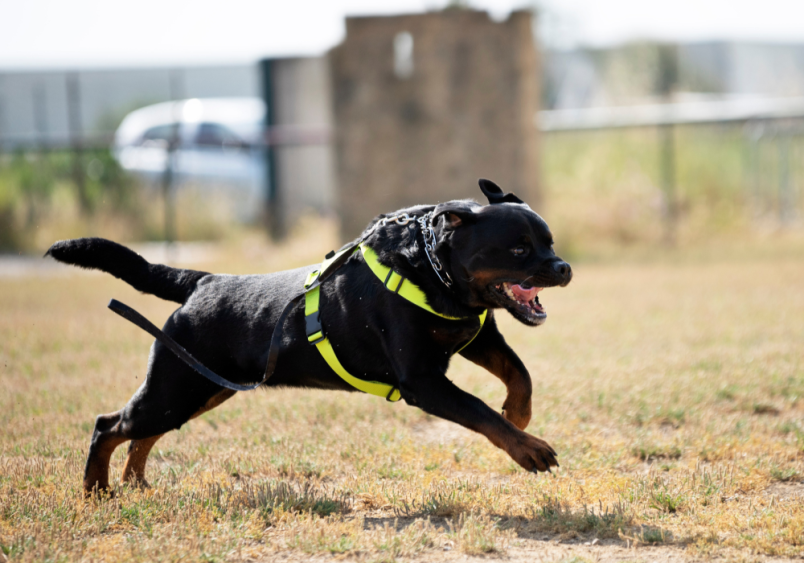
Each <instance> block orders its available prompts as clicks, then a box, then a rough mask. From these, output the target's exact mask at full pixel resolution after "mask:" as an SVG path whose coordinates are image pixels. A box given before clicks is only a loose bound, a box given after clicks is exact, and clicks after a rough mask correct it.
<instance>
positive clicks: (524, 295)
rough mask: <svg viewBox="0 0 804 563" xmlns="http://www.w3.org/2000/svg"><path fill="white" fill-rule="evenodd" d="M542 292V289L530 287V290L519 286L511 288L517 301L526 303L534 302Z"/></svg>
mask: <svg viewBox="0 0 804 563" xmlns="http://www.w3.org/2000/svg"><path fill="white" fill-rule="evenodd" d="M541 290H542V288H541V287H529V288H528V289H525V288H524V287H522V286H521V285H519V284H516V285H512V286H511V292H512V293H513V294H514V297H516V299H517V301H523V302H525V303H527V302H529V301H533V300H534V299H535V298H536V296H537V295H539V292H540V291H541Z"/></svg>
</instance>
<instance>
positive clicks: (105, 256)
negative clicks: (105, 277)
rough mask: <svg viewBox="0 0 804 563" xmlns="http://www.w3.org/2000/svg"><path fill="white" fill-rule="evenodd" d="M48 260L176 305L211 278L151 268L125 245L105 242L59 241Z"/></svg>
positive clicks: (49, 253) (173, 269)
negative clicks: (114, 280)
mask: <svg viewBox="0 0 804 563" xmlns="http://www.w3.org/2000/svg"><path fill="white" fill-rule="evenodd" d="M45 256H52V257H53V258H55V259H56V260H58V261H59V262H64V263H66V264H72V265H74V266H78V267H79V268H87V269H90V270H102V271H104V272H108V273H110V274H112V275H113V276H114V277H116V278H119V279H121V280H123V281H124V282H126V283H127V284H129V285H131V286H132V287H134V289H137V290H139V291H142V292H143V293H150V294H151V295H156V296H157V297H159V298H161V299H166V300H168V301H176V302H177V303H184V302H185V301H187V298H188V297H190V294H191V293H192V292H193V291H194V290H195V287H196V284H197V283H198V280H200V279H201V278H203V277H204V276H207V275H209V273H208V272H199V271H197V270H182V269H180V268H171V267H170V266H164V265H162V264H151V263H149V262H148V261H146V260H145V258H143V257H142V256H140V255H139V254H137V253H136V252H134V251H133V250H130V249H128V248H126V247H125V246H123V245H122V244H117V243H116V242H112V241H110V240H106V239H102V238H77V239H72V240H60V241H59V242H57V243H55V244H54V245H53V246H51V247H50V248H49V249H48V251H47V252H46V253H45Z"/></svg>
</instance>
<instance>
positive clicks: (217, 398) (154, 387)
mask: <svg viewBox="0 0 804 563" xmlns="http://www.w3.org/2000/svg"><path fill="white" fill-rule="evenodd" d="M233 394H234V392H231V391H229V390H225V389H222V388H221V387H219V386H218V385H215V384H214V383H212V382H210V381H207V380H206V379H204V378H202V377H201V376H199V375H198V374H197V373H196V372H195V371H193V370H192V369H191V368H190V367H189V366H187V365H186V364H184V362H182V361H181V360H180V359H178V358H177V357H176V356H174V355H173V353H172V352H170V351H169V350H168V349H167V348H165V347H164V346H163V345H161V344H160V343H159V342H157V343H156V344H154V347H153V349H152V353H151V359H150V362H149V370H148V375H147V377H146V380H145V383H144V384H143V385H142V387H140V388H139V389H138V390H137V392H136V393H134V396H133V397H131V399H130V400H129V402H128V404H127V405H126V406H125V407H123V408H122V409H121V410H119V411H117V412H115V413H111V414H107V415H101V416H99V417H98V418H97V422H96V423H95V432H94V433H93V435H92V443H91V444H90V448H89V455H88V456H87V465H86V469H85V471H84V493H85V494H86V495H90V494H92V492H93V491H94V490H96V489H97V490H105V489H108V487H109V461H110V459H111V456H112V452H113V451H114V449H115V448H116V447H117V446H119V445H120V444H122V443H123V442H126V441H128V440H133V441H134V442H135V443H134V444H133V445H132V447H131V448H130V449H129V458H128V460H127V462H126V469H125V470H124V472H123V479H124V480H125V481H131V480H133V481H134V482H140V481H142V480H143V479H144V477H145V461H146V459H147V457H148V453H149V452H150V450H151V448H152V447H153V445H154V444H155V443H156V441H157V440H158V439H159V438H158V437H159V436H161V435H162V434H165V433H166V432H170V431H171V430H176V429H178V428H181V426H182V425H183V424H184V423H186V422H187V421H188V420H190V419H191V418H195V417H196V416H199V415H200V414H203V413H204V412H206V411H208V410H210V409H212V408H214V407H216V406H217V405H219V404H221V403H222V402H223V401H224V400H226V399H228V398H229V397H231V396H232V395H233Z"/></svg>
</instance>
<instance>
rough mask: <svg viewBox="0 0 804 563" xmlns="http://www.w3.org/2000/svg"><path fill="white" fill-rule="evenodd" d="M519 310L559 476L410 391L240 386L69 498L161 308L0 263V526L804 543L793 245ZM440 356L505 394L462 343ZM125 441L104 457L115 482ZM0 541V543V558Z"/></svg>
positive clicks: (459, 554) (483, 390)
mask: <svg viewBox="0 0 804 563" xmlns="http://www.w3.org/2000/svg"><path fill="white" fill-rule="evenodd" d="M333 240H334V236H333V235H332V233H327V234H326V235H320V233H319V236H316V237H310V238H308V239H294V241H293V242H291V243H289V244H287V245H285V246H282V247H270V248H267V247H263V246H260V245H251V246H249V245H246V246H243V247H238V249H237V253H236V254H229V253H221V254H219V255H218V256H217V259H216V260H215V261H214V262H213V263H205V264H202V265H201V266H202V267H203V268H204V269H213V270H215V271H232V272H238V273H242V272H263V271H271V270H276V269H282V268H289V267H293V266H296V265H299V264H301V263H311V262H315V261H319V260H320V258H321V256H322V255H323V254H324V253H325V252H326V251H327V250H329V248H330V247H331V246H333ZM573 265H574V268H575V280H574V281H573V282H572V284H571V285H570V286H569V287H567V288H565V289H554V290H547V291H545V292H544V293H543V294H542V295H543V299H542V302H543V303H544V304H545V306H546V308H547V309H548V311H549V315H550V318H549V319H548V322H547V324H546V325H545V326H543V327H540V328H537V329H529V328H526V327H524V326H523V325H520V324H518V323H517V322H516V321H514V320H512V319H511V317H510V316H509V315H507V314H506V313H501V314H500V315H499V318H500V324H501V329H502V331H503V333H504V334H505V335H506V338H507V339H508V341H509V343H510V344H511V345H512V346H513V348H514V349H515V350H516V351H517V352H518V353H519V354H520V356H521V357H522V359H523V360H524V362H525V364H526V365H527V366H528V368H529V369H530V372H531V375H532V377H533V380H534V398H533V401H534V408H533V412H534V417H533V421H532V422H531V425H530V427H529V431H530V432H532V433H534V434H537V435H539V436H541V437H543V438H545V439H546V440H548V441H549V442H550V443H551V444H552V445H553V446H554V448H555V449H556V450H557V452H558V453H559V461H560V462H561V469H560V471H559V472H558V473H557V474H556V475H555V476H545V475H539V476H535V475H533V474H530V473H526V472H524V471H523V470H521V469H520V468H519V467H518V466H516V465H515V464H514V463H513V462H512V461H511V460H510V459H509V458H508V457H507V456H506V455H505V454H504V453H503V452H501V451H499V450H497V449H496V448H494V447H493V446H492V445H491V444H490V443H488V442H487V441H486V440H485V438H483V437H481V436H478V435H474V434H472V433H471V432H469V431H466V430H463V429H461V428H459V427H457V426H455V425H451V424H449V423H446V422H443V421H440V420H437V419H434V418H432V417H429V416H427V415H425V414H423V413H422V412H421V411H419V410H417V409H415V408H412V407H408V406H406V405H405V404H404V403H398V404H389V403H386V402H385V401H382V400H380V399H377V398H375V397H369V396H361V395H357V394H345V393H336V392H317V391H293V390H276V391H271V392H251V393H241V394H239V395H238V396H236V397H235V398H233V399H232V400H230V401H228V402H227V403H225V404H224V405H223V406H221V407H219V408H218V409H216V410H214V411H212V412H210V413H207V414H206V415H204V416H202V417H201V418H199V419H197V420H195V421H193V422H191V423H190V424H188V425H186V426H185V427H183V428H182V429H181V430H180V431H177V432H173V433H171V434H169V435H167V436H166V437H165V438H163V439H162V440H161V441H160V442H159V443H158V444H157V446H156V448H155V451H154V453H153V454H152V456H151V458H150V461H149V466H148V479H149V481H150V483H151V485H152V487H153V488H152V489H150V490H145V491H140V490H131V489H119V490H118V491H117V495H116V496H115V498H113V499H107V500H103V501H84V500H83V498H82V495H81V477H82V471H83V463H84V456H85V453H86V449H87V445H88V441H89V437H90V434H91V431H92V427H93V421H94V417H95V416H96V415H97V414H100V413H106V412H110V411H113V410H116V409H118V408H120V407H121V406H122V405H123V404H124V403H125V402H126V401H127V400H128V398H129V397H130V396H131V394H132V393H133V392H134V391H135V389H136V388H137V387H138V385H139V384H140V383H141V382H142V378H143V375H144V373H145V366H146V360H147V355H148V347H149V346H150V342H151V339H150V338H149V337H148V336H147V335H146V334H145V333H143V332H142V331H140V330H139V329H137V328H135V327H133V326H132V325H130V324H129V323H126V322H125V321H123V320H121V319H120V318H118V317H117V316H116V315H113V314H111V313H110V312H108V311H107V310H106V308H105V305H106V302H107V301H108V299H109V298H111V297H115V298H118V299H120V300H122V301H123V302H125V303H127V304H129V305H131V306H133V307H135V308H136V309H138V310H139V311H141V312H142V313H143V314H145V315H146V316H147V317H149V318H150V319H152V320H154V321H155V322H157V324H159V323H161V321H162V320H163V319H164V318H165V317H166V316H167V315H168V314H169V313H170V311H171V310H172V308H173V305H171V304H169V303H166V302H162V301H159V300H158V299H156V298H154V297H149V296H142V295H139V294H137V293H136V292H135V291H134V290H133V289H131V288H129V287H128V286H126V285H125V284H123V283H122V282H119V281H117V280H114V279H113V278H111V277H110V276H105V275H101V274H86V273H80V272H75V271H68V270H66V269H65V270H64V271H63V272H62V271H56V272H55V273H54V274H53V275H49V276H45V277H42V276H40V277H33V276H31V277H15V278H8V277H6V278H0V313H1V314H0V389H2V394H0V544H2V551H3V553H5V554H6V557H8V559H9V560H10V561H61V560H87V561H89V560H92V561H122V560H134V561H157V560H159V561H178V560H180V559H181V560H187V561H241V560H243V561H246V560H247V561H260V560H283V561H285V560H291V561H292V560H307V559H317V558H321V559H330V558H331V557H332V556H333V555H334V556H336V557H338V558H346V559H349V560H352V559H355V560H361V561H393V560H427V561H443V560H458V559H463V558H467V557H468V558H470V559H471V558H474V557H480V556H482V557H485V558H487V559H488V558H495V557H504V558H506V559H508V560H511V561H533V560H547V561H552V560H565V561H584V560H588V561H595V560H599V561H615V560H632V561H634V560H663V561H675V560H686V559H696V558H704V557H708V556H712V555H719V556H723V557H726V558H728V559H734V560H755V559H767V558H781V557H784V558H788V557H789V558H801V557H802V556H804V483H802V478H803V476H804V245H802V242H801V240H796V239H781V238H780V239H769V240H766V242H764V243H756V244H755V245H753V246H750V247H744V248H737V247H730V248H728V249H717V248H715V249H706V248H697V249H695V251H694V252H692V251H689V252H682V251H674V252H670V251H661V252H660V253H659V255H657V254H655V253H654V254H653V255H648V256H641V257H634V258H631V259H621V260H618V261H614V262H606V263H598V262H593V261H585V262H579V263H575V264H573ZM450 377H453V378H454V379H455V380H456V382H457V383H458V384H459V385H460V386H461V387H463V388H464V389H467V390H469V391H471V392H473V393H475V394H477V395H478V396H480V397H481V398H483V399H484V400H485V401H487V402H488V403H489V404H491V405H492V406H494V407H495V408H498V407H500V406H501V404H502V401H503V399H504V388H503V386H502V385H501V384H500V383H499V382H498V381H497V380H496V379H495V378H494V377H492V376H491V375H489V374H487V373H484V372H483V371H482V370H479V369H478V368H476V367H475V366H473V365H471V364H469V363H468V362H466V361H465V360H463V359H461V358H457V359H455V360H454V362H453V365H452V368H451V372H450ZM124 454H125V447H121V448H119V449H118V451H117V452H116V453H115V455H114V457H113V461H112V469H113V475H114V476H116V478H118V479H119V475H120V471H121V469H122V461H123V459H124ZM0 559H2V557H1V556H0Z"/></svg>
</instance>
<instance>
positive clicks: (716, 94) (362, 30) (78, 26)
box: [0, 0, 804, 259]
mask: <svg viewBox="0 0 804 563" xmlns="http://www.w3.org/2000/svg"><path fill="white" fill-rule="evenodd" d="M288 4H293V5H288ZM803 125H804V4H802V3H800V2H796V1H795V0H765V1H763V2H759V1H757V0H744V1H734V0H731V1H721V0H698V1H691V0H679V1H676V2H672V3H671V2H639V1H638V0H610V1H608V2H599V1H595V0H566V1H563V2H558V1H557V0H556V1H547V0H545V1H541V2H537V3H531V4H527V3H524V4H523V3H521V2H520V3H517V2H512V1H508V0H473V1H472V2H460V1H459V2H449V3H445V2H443V1H435V0H393V1H391V2H369V1H367V0H364V1H357V0H333V1H324V0H321V1H318V2H315V1H310V2H296V3H286V2H283V3H280V2H270V1H269V2H262V3H255V2H246V1H242V0H232V1H230V2H228V3H226V5H225V6H221V5H219V4H217V3H216V4H213V3H207V2H197V1H195V2H190V1H189V0H167V1H165V0H163V1H159V2H157V1H155V0H143V1H140V2H137V4H136V5H134V4H133V3H128V2H115V3H101V2H98V1H96V0H73V1H71V2H69V3H65V2H53V1H48V0H29V1H28V2H25V3H16V4H15V5H7V6H5V7H4V8H3V17H2V19H0V251H2V252H4V253H6V254H14V255H19V254H26V253H32V254H39V255H41V252H42V251H43V250H44V249H46V248H47V247H48V246H49V245H50V244H51V243H52V242H53V241H55V240H58V239H64V238H70V237H76V236H88V235H93V236H104V237H107V238H113V239H116V240H120V241H125V242H143V241H167V242H170V243H174V242H178V243H181V244H178V245H174V248H179V249H185V250H183V251H182V252H186V251H188V250H187V249H191V248H192V245H189V244H187V243H190V242H193V241H206V242H208V243H209V242H222V243H225V244H230V246H231V245H232V244H234V245H235V246H236V245H237V244H240V243H242V242H243V241H250V242H251V243H254V244H260V241H271V240H273V241H283V240H285V239H287V238H288V237H293V236H294V235H297V234H298V233H300V232H303V231H304V232H307V231H310V230H311V229H312V230H316V229H317V228H322V229H324V231H322V232H326V233H328V234H327V235H326V236H330V237H332V238H333V244H336V243H337V242H342V241H345V240H347V239H349V238H352V237H354V236H356V235H357V234H358V233H359V232H360V231H361V230H362V228H363V227H364V226H365V224H366V223H367V222H368V221H369V220H370V219H371V217H373V216H374V215H376V214H378V213H381V212H388V211H391V210H393V209H396V208H399V207H402V206H406V205H411V204H415V203H430V202H437V201H444V200H447V199H453V198H463V197H474V198H477V197H478V196H479V193H478V191H477V187H476V180H477V178H479V177H487V178H490V179H492V180H494V181H496V182H497V183H498V184H500V185H501V186H502V187H503V188H504V189H506V190H507V191H514V192H515V193H517V194H518V195H520V196H521V197H522V198H523V199H525V200H526V201H528V202H529V203H530V204H531V206H532V207H534V208H535V209H536V210H537V211H538V212H539V213H541V214H542V215H543V216H544V217H545V218H546V219H547V221H548V223H549V224H550V225H551V227H552V229H553V231H554V232H555V233H556V237H557V243H558V247H559V251H560V252H561V253H563V255H564V256H565V257H566V258H568V259H573V258H578V257H597V256H605V255H607V254H610V253H613V252H616V253H618V252H622V251H623V249H627V248H631V249H641V251H643V252H645V251H647V252H653V251H654V250H655V249H657V248H667V247H670V248H681V249H684V248H693V247H698V246H700V245H702V244H709V243H711V241H718V240H721V241H722V240H730V241H738V242H740V243H742V242H747V241H756V240H764V241H768V240H771V241H772V240H773V237H777V236H786V237H790V236H793V237H798V236H800V235H801V232H802V213H803V212H804V193H803V190H804V188H802V185H803V184H804V162H802V154H803V153H802V150H803V149H804V143H803V142H802V141H804V128H803V127H802V126H803ZM322 225H323V227H322ZM335 239H337V241H336V240H335ZM177 252H178V251H177ZM171 256H172V259H178V258H177V255H176V254H175V253H174V254H173V255H171ZM171 256H168V259H170V258H171Z"/></svg>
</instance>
